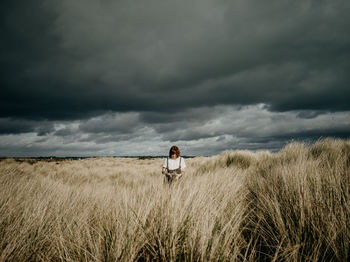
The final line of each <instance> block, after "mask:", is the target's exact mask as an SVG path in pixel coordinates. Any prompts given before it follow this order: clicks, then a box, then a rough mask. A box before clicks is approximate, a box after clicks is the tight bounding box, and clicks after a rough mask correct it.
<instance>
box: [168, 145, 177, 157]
mask: <svg viewBox="0 0 350 262" xmlns="http://www.w3.org/2000/svg"><path fill="white" fill-rule="evenodd" d="M172 155H175V156H176V158H178V157H179V156H180V149H179V148H178V147H177V146H172V147H171V148H170V151H169V157H171V156H172Z"/></svg>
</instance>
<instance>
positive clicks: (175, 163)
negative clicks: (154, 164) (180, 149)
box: [163, 157, 186, 170]
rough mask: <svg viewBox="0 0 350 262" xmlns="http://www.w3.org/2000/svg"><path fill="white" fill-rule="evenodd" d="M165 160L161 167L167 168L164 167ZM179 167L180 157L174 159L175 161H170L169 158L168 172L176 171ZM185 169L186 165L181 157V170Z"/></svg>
mask: <svg viewBox="0 0 350 262" xmlns="http://www.w3.org/2000/svg"><path fill="white" fill-rule="evenodd" d="M166 160H167V159H166V158H165V159H164V162H163V167H165V168H167V166H166V162H167V161H166ZM179 166H180V157H178V158H176V159H172V158H170V157H169V169H170V170H174V169H178V168H179ZM185 167H186V163H185V159H184V158H183V157H181V169H184V168H185Z"/></svg>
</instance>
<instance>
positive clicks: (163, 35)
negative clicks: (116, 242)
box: [0, 0, 350, 156]
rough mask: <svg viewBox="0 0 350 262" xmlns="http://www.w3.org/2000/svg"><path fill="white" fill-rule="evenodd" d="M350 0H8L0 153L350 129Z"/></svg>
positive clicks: (143, 151)
mask: <svg viewBox="0 0 350 262" xmlns="http://www.w3.org/2000/svg"><path fill="white" fill-rule="evenodd" d="M349 13H350V1H348V0H300V1H299V0H266V1H261V0H232V1H229V0H215V1H214V0H142V1H141V0H74V1H72V0H60V1H54V0H23V1H21V0H11V1H7V0H2V1H1V3H0V55H1V56H0V69H1V78H0V88H1V92H0V156H51V155H56V156H102V155H103V156H104V155H119V156H121V155H166V154H167V153H168V151H169V148H170V147H171V146H172V145H178V146H179V147H180V150H181V153H182V155H213V154H218V153H220V152H222V151H224V150H228V149H249V150H258V149H268V150H274V151H277V150H279V149H280V148H281V147H283V146H284V145H285V144H286V143H288V142H290V141H293V140H298V141H299V140H300V141H315V140H317V139H319V138H323V137H340V138H349V137H350V92H349V91H350V86H349V85H350V74H349V69H350V29H349V28H350V27H349V25H350V16H349Z"/></svg>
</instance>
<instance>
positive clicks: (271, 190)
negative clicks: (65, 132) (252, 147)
mask: <svg viewBox="0 0 350 262" xmlns="http://www.w3.org/2000/svg"><path fill="white" fill-rule="evenodd" d="M162 162H163V161H162V159H144V160H141V159H131V158H91V159H82V160H67V161H51V162H49V161H35V160H25V161H16V160H14V159H4V160H2V161H1V162H0V261H349V260H350V141H349V140H334V139H324V140H320V141H318V142H316V143H315V144H311V145H305V144H302V143H291V144H288V145H287V146H286V147H285V148H283V149H282V150H281V151H280V152H278V153H275V154H272V153H270V152H267V151H266V152H250V151H226V152H223V153H222V154H220V155H217V156H213V157H196V158H191V159H186V164H187V172H186V174H185V176H184V177H183V178H182V179H181V180H180V181H178V182H177V183H176V184H173V185H171V186H170V187H169V186H168V185H165V184H163V177H162V174H161V165H162Z"/></svg>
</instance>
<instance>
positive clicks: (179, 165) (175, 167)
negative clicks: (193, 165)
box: [162, 146, 186, 183]
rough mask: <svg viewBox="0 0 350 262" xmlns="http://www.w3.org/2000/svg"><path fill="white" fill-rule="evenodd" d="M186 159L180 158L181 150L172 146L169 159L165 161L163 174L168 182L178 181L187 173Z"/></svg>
mask: <svg viewBox="0 0 350 262" xmlns="http://www.w3.org/2000/svg"><path fill="white" fill-rule="evenodd" d="M185 168H186V163H185V159H184V158H183V157H181V156H180V149H179V148H178V147H177V146H172V147H171V148H170V151H169V157H168V158H166V159H164V163H163V168H162V173H163V174H164V175H165V177H166V179H167V181H168V182H169V183H171V182H172V181H175V180H178V179H179V178H180V177H182V175H183V174H184V173H185Z"/></svg>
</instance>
